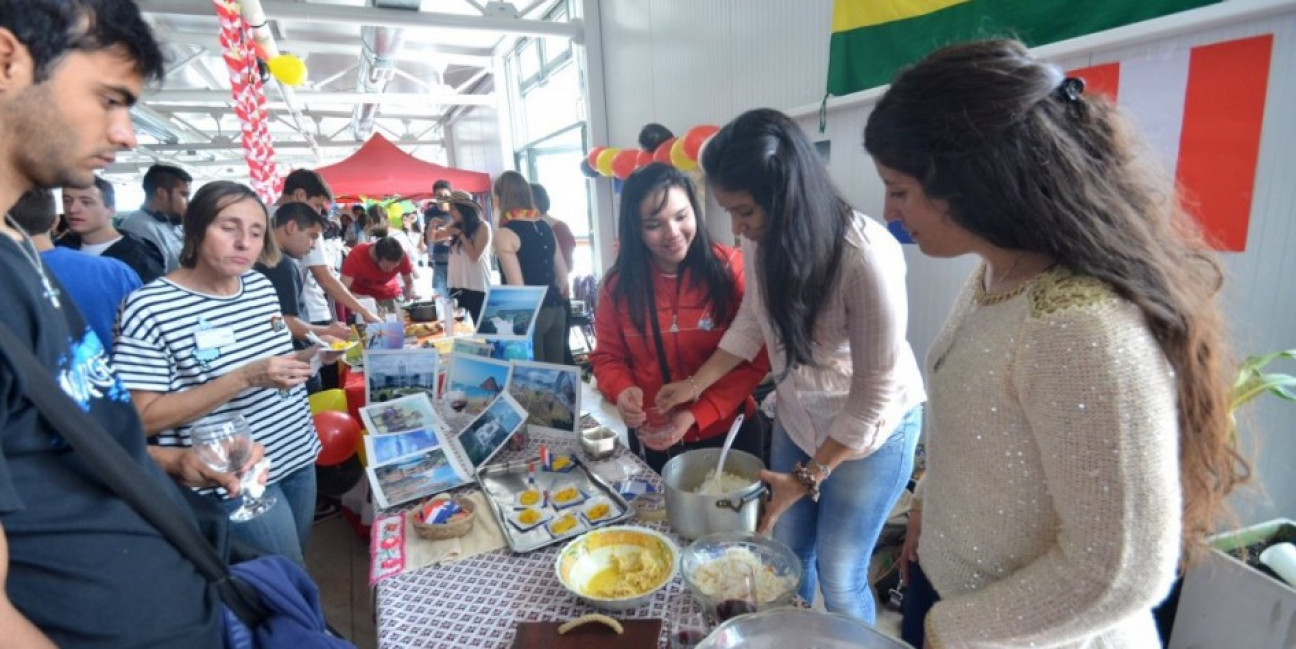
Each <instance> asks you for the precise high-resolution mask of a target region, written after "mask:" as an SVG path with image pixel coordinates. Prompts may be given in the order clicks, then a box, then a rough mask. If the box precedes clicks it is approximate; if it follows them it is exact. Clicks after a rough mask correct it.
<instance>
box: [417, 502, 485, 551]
mask: <svg viewBox="0 0 1296 649" xmlns="http://www.w3.org/2000/svg"><path fill="white" fill-rule="evenodd" d="M454 501H455V502H456V503H459V507H461V508H462V509H463V510H464V511H465V512H467V513H468V515H467V516H460V517H459V518H457V519H455V520H453V521H450V522H448V523H423V522H421V521H419V519H418V514H417V513H414V514H413V518H411V519H410V521H411V522H412V523H413V524H414V531H415V532H418V535H419V536H420V537H422V538H425V539H428V540H430V541H440V540H442V539H453V538H456V537H460V536H463V535H465V534H467V533H468V531H469V530H471V529H472V526H473V521H474V520H476V518H477V513H476V512H475V511H473V510H474V509H475V508H474V507H473V504H472V501H471V500H468V499H467V498H455V499H454Z"/></svg>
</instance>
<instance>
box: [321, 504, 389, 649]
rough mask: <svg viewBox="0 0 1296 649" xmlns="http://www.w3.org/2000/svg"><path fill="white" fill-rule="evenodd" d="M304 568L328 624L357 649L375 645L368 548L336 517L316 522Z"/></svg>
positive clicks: (342, 519)
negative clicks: (314, 588)
mask: <svg viewBox="0 0 1296 649" xmlns="http://www.w3.org/2000/svg"><path fill="white" fill-rule="evenodd" d="M306 568H307V570H308V571H309V572H310V574H311V577H314V578H315V583H316V584H318V585H319V589H320V602H321V605H322V607H323V608H324V616H325V617H326V618H327V619H328V621H329V624H332V625H333V628H334V629H336V630H337V631H338V632H340V633H341V634H342V635H343V636H346V638H347V639H349V640H350V641H351V642H353V643H355V645H356V647H358V648H359V649H374V648H375V647H377V646H378V634H377V632H376V631H375V628H376V627H375V626H374V614H373V598H372V595H371V592H370V590H369V549H368V548H367V547H366V544H365V542H364V541H363V540H362V539H361V538H360V537H358V536H356V534H355V532H354V531H353V530H352V528H351V524H350V523H348V522H347V520H346V519H345V518H343V517H342V516H340V515H334V516H330V517H328V518H325V519H323V520H320V521H316V523H315V528H314V530H312V531H311V538H310V543H309V544H308V546H307V548H306Z"/></svg>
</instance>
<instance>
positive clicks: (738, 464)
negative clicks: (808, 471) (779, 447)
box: [662, 448, 766, 540]
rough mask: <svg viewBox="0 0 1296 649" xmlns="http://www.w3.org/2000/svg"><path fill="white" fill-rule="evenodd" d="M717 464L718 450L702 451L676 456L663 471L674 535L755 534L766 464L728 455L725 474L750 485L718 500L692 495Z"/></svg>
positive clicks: (741, 455)
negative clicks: (761, 473)
mask: <svg viewBox="0 0 1296 649" xmlns="http://www.w3.org/2000/svg"><path fill="white" fill-rule="evenodd" d="M719 460H720V449H718V448H703V449H698V450H695V451H688V452H686V453H682V454H680V455H677V456H675V457H673V458H671V460H670V461H669V462H667V463H666V466H665V467H662V482H664V483H665V484H666V518H667V520H669V521H670V525H671V527H672V528H674V530H675V533H676V534H679V535H680V536H682V537H684V538H686V539H689V540H692V539H696V538H698V537H699V536H704V535H706V534H711V533H714V532H754V531H756V523H757V522H759V521H760V505H761V496H763V495H765V493H766V488H765V485H764V484H763V483H761V481H760V478H759V476H760V472H761V470H762V469H764V468H765V463H764V462H761V461H760V458H758V457H756V456H755V455H752V454H751V453H744V452H743V451H735V450H730V451H729V457H727V458H725V466H724V470H725V471H726V472H728V473H732V474H734V475H740V476H745V477H748V478H750V479H751V483H750V484H749V485H747V486H746V487H744V488H743V489H740V490H738V491H734V492H731V493H727V494H724V495H721V496H704V495H701V494H695V493H692V492H693V490H695V489H697V488H698V487H699V486H701V485H702V481H703V480H705V479H706V476H707V473H708V472H710V471H712V470H713V469H715V466H716V462H718V461H719Z"/></svg>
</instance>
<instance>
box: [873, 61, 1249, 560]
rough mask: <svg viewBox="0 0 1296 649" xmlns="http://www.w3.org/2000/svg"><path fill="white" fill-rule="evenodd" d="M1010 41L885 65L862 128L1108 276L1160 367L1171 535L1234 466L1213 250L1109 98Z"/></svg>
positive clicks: (1027, 233)
mask: <svg viewBox="0 0 1296 649" xmlns="http://www.w3.org/2000/svg"><path fill="white" fill-rule="evenodd" d="M1082 89H1083V85H1082V84H1078V83H1077V82H1076V81H1075V80H1065V81H1064V79H1063V75H1062V73H1061V72H1060V71H1058V70H1057V69H1056V68H1054V67H1053V66H1051V65H1048V64H1045V63H1041V62H1039V61H1036V60H1035V59H1033V58H1031V57H1030V55H1029V54H1028V53H1027V51H1026V48H1025V47H1024V46H1023V45H1022V44H1020V43H1017V42H1015V41H1008V40H996V41H986V42H981V43H971V44H966V45H958V46H954V47H950V48H946V49H943V50H940V51H938V52H936V53H934V54H931V55H930V56H928V57H927V58H926V59H924V60H923V61H921V62H919V63H918V64H917V65H915V66H914V67H913V68H910V69H909V70H906V71H904V72H902V73H901V74H900V75H899V76H897V77H896V79H895V82H894V83H893V84H892V85H891V89H890V90H888V91H887V93H886V95H885V96H884V97H883V98H882V100H881V101H879V102H878V105H877V107H876V108H875V109H874V110H873V113H872V114H871V115H870V116H869V120H868V125H867V126H866V127H865V128H864V147H865V148H866V149H867V150H868V152H869V153H870V154H871V155H872V156H873V157H874V159H876V160H877V161H878V162H879V163H881V164H882V165H885V166H887V167H890V168H892V169H895V170H896V171H899V172H901V173H904V174H907V175H910V176H913V177H914V178H916V179H917V180H918V181H919V182H920V183H921V184H922V187H923V191H924V192H926V194H927V195H928V196H929V197H932V198H940V199H944V200H946V201H948V202H949V211H950V217H951V218H952V219H953V220H954V221H955V222H956V223H958V224H959V225H960V226H962V227H963V228H964V229H966V230H968V231H970V232H972V233H973V234H976V235H977V236H979V237H981V238H982V239H985V240H986V241H988V242H990V243H991V244H993V245H995V246H997V247H1000V248H1005V249H1015V250H1023V251H1034V252H1039V253H1043V254H1046V255H1048V256H1049V257H1052V258H1053V259H1054V260H1055V261H1057V262H1058V263H1059V264H1062V265H1065V266H1067V267H1070V268H1071V269H1073V270H1075V271H1078V272H1079V273H1082V274H1085V275H1090V276H1093V277H1096V278H1099V279H1101V280H1103V281H1104V282H1106V283H1108V284H1110V285H1111V286H1112V287H1113V288H1114V289H1115V290H1116V291H1117V292H1118V293H1119V294H1120V295H1121V296H1122V297H1124V298H1125V299H1127V300H1129V301H1130V302H1132V303H1134V304H1135V305H1137V306H1138V308H1139V309H1140V310H1141V311H1142V312H1143V316H1144V318H1145V319H1146V321H1147V323H1148V327H1149V328H1150V329H1151V331H1152V334H1153V336H1154V337H1155V338H1156V340H1157V342H1158V344H1159V345H1160V347H1161V350H1162V351H1163V352H1164V353H1165V355H1166V358H1167V359H1169V361H1170V364H1171V365H1172V367H1173V368H1174V373H1175V382H1176V387H1177V394H1178V411H1179V435H1180V445H1179V448H1180V477H1181V481H1182V484H1183V490H1184V530H1183V531H1184V540H1185V549H1186V550H1190V551H1191V550H1192V549H1193V548H1194V546H1196V544H1195V543H1194V542H1195V541H1197V540H1199V539H1201V538H1202V536H1203V535H1204V534H1206V533H1207V532H1209V531H1210V530H1211V529H1212V528H1213V526H1214V523H1215V522H1216V515H1217V514H1218V513H1219V511H1220V510H1221V508H1222V507H1223V506H1224V498H1225V496H1226V495H1227V494H1228V493H1229V492H1230V491H1231V490H1232V488H1233V487H1234V486H1235V485H1237V484H1239V483H1240V482H1243V481H1245V480H1246V478H1247V477H1248V475H1249V472H1250V470H1249V468H1248V466H1247V464H1246V462H1245V461H1244V460H1243V459H1242V458H1241V456H1240V455H1239V454H1238V452H1237V449H1236V446H1235V445H1234V442H1233V435H1232V430H1233V427H1232V424H1231V421H1230V416H1229V393H1230V385H1231V382H1230V381H1229V380H1228V378H1227V376H1228V372H1229V371H1231V369H1232V363H1231V355H1230V353H1229V350H1228V346H1227V344H1226V342H1225V327H1224V318H1223V315H1222V313H1221V311H1220V308H1219V306H1218V304H1216V295H1217V293H1218V292H1219V289H1220V286H1221V284H1222V282H1223V274H1222V271H1221V270H1220V266H1219V263H1218V261H1217V259H1216V257H1215V255H1214V254H1213V253H1212V252H1210V251H1209V250H1208V249H1207V247H1206V246H1205V245H1203V242H1202V241H1201V236H1200V234H1199V233H1198V231H1197V228H1196V227H1195V225H1194V223H1193V221H1192V219H1191V218H1189V217H1188V216H1187V215H1186V214H1185V212H1184V210H1183V209H1182V206H1181V205H1180V204H1179V202H1178V201H1177V200H1176V198H1175V192H1174V186H1173V183H1172V181H1171V180H1170V179H1169V178H1168V176H1167V175H1166V174H1165V173H1164V172H1163V171H1162V170H1160V169H1158V168H1157V167H1156V166H1155V163H1153V161H1152V160H1153V158H1152V156H1149V155H1143V154H1141V153H1140V144H1139V143H1138V142H1137V138H1135V137H1134V135H1133V134H1132V133H1131V132H1130V130H1129V128H1128V126H1127V125H1126V123H1125V121H1124V120H1123V119H1122V118H1121V116H1120V115H1119V114H1118V113H1117V111H1116V108H1115V107H1114V106H1113V105H1112V104H1111V103H1110V102H1109V101H1107V100H1106V99H1104V98H1102V97H1097V96H1092V95H1085V94H1083V93H1082Z"/></svg>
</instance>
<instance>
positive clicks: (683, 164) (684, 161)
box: [670, 137, 698, 171]
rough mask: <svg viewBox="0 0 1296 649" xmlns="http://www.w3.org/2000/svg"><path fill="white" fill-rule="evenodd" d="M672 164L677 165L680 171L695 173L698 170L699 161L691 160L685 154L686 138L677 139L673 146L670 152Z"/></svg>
mask: <svg viewBox="0 0 1296 649" xmlns="http://www.w3.org/2000/svg"><path fill="white" fill-rule="evenodd" d="M670 158H671V164H673V165H675V167H676V168H677V169H679V170H680V171H693V170H694V169H697V166H698V164H697V160H689V157H688V155H687V154H685V153H684V138H682V137H681V138H676V139H675V144H672V145H671V150H670Z"/></svg>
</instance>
